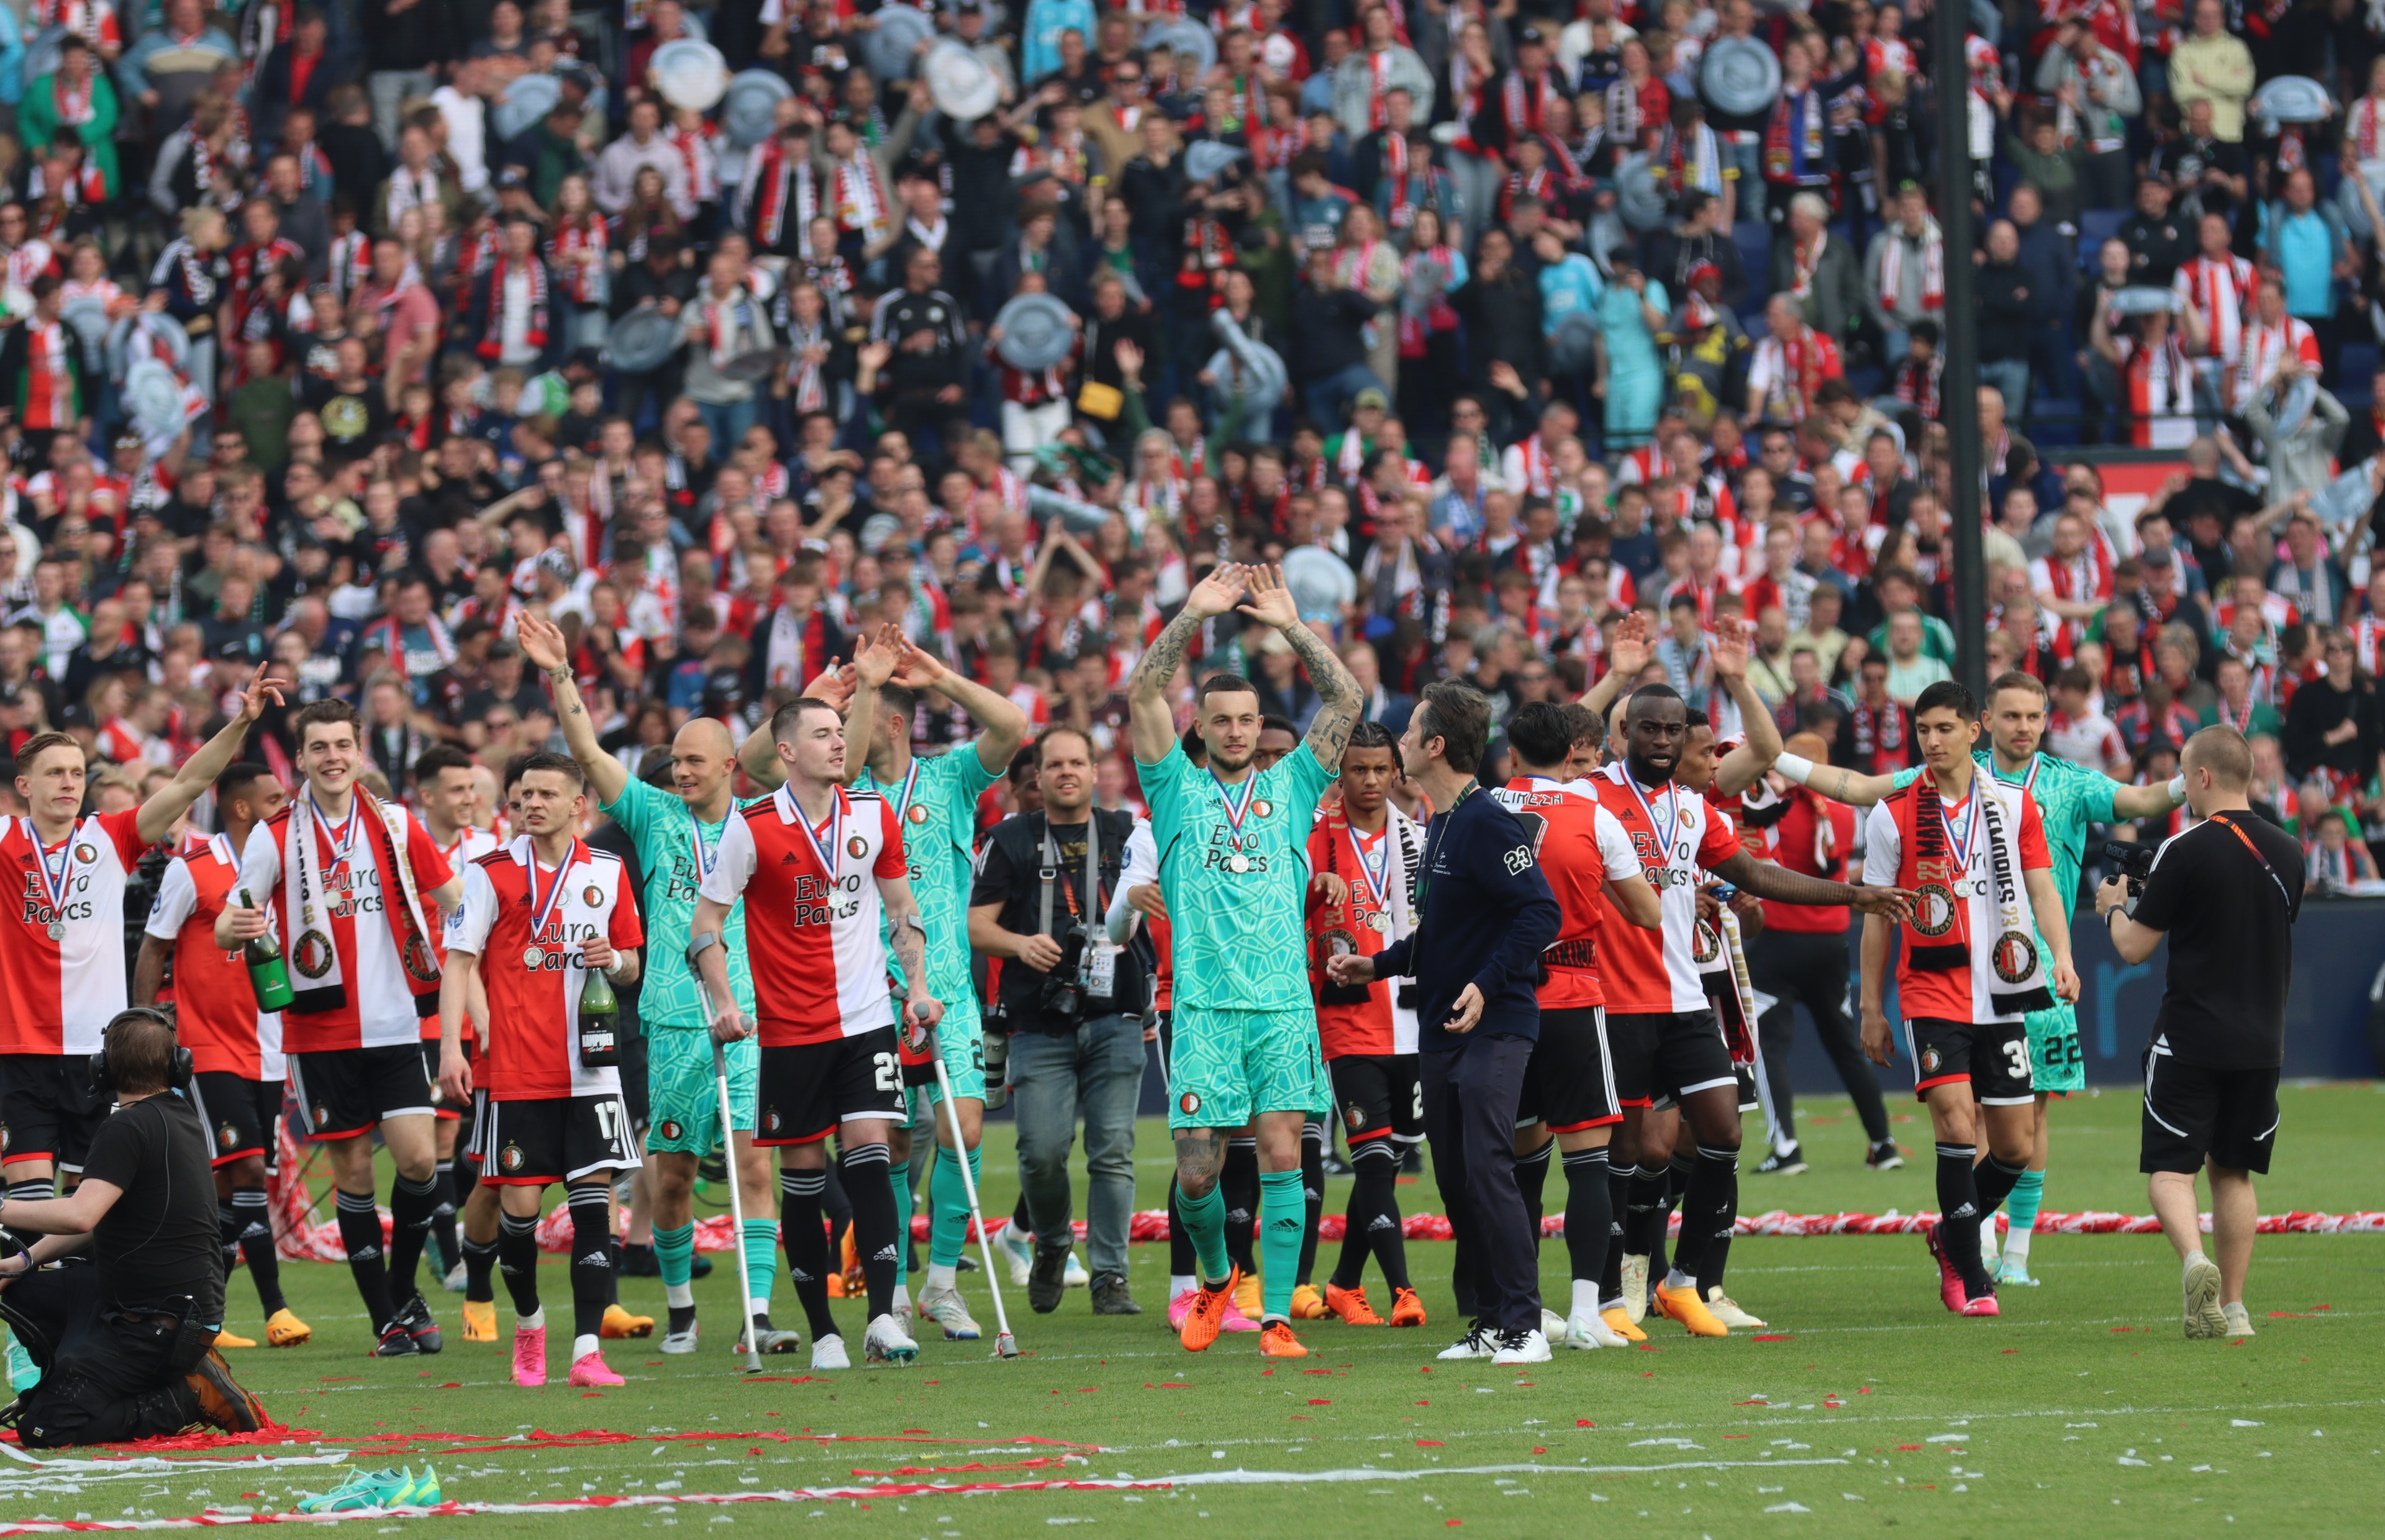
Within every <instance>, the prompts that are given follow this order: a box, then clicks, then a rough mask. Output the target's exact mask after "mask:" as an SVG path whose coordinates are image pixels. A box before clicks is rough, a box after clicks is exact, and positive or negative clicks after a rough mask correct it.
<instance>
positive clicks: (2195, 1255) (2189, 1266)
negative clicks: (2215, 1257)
mask: <svg viewBox="0 0 2385 1540" xmlns="http://www.w3.org/2000/svg"><path fill="white" fill-rule="evenodd" d="M2210 1260H2211V1259H2210V1258H2208V1257H2206V1256H2204V1254H2203V1248H2201V1247H2197V1248H2195V1249H2193V1250H2191V1251H2189V1252H2188V1253H2187V1254H2186V1265H2185V1266H2184V1267H2182V1268H2180V1269H2179V1272H2181V1273H2191V1272H2193V1271H2194V1270H2195V1269H2196V1268H2198V1267H2200V1266H2202V1265H2203V1264H2204V1262H2207V1261H2210Z"/></svg>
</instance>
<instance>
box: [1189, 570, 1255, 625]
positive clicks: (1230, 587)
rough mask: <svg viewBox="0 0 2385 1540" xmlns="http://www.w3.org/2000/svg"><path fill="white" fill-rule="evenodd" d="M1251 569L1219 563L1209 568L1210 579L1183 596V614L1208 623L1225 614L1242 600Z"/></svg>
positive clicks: (1194, 585) (1204, 579)
mask: <svg viewBox="0 0 2385 1540" xmlns="http://www.w3.org/2000/svg"><path fill="white" fill-rule="evenodd" d="M1251 570H1252V569H1251V568H1249V567H1246V566H1243V565H1242V564H1241V563H1239V562H1219V563H1218V564H1217V565H1216V566H1215V567H1212V568H1211V569H1210V571H1209V576H1207V577H1206V578H1202V579H1201V580H1200V581H1199V582H1198V583H1195V584H1193V591H1192V592H1191V593H1189V594H1187V595H1185V596H1184V608H1183V610H1182V611H1181V612H1180V613H1181V614H1184V615H1191V616H1193V618H1194V619H1195V620H1208V619H1211V618H1213V617H1215V616H1217V615H1224V614H1226V613H1227V612H1228V611H1230V610H1231V609H1232V608H1233V607H1234V605H1235V603H1236V602H1238V601H1239V600H1241V598H1242V589H1243V586H1244V584H1245V582H1246V581H1247V575H1248V574H1249V573H1250V571H1251Z"/></svg>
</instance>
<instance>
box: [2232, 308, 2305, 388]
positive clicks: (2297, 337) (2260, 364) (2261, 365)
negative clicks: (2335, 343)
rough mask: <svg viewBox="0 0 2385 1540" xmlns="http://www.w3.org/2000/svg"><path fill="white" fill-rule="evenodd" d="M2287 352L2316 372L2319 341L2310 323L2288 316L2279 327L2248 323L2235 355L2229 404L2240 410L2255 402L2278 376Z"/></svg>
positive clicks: (2255, 322)
mask: <svg viewBox="0 0 2385 1540" xmlns="http://www.w3.org/2000/svg"><path fill="white" fill-rule="evenodd" d="M2288 348H2291V349H2292V350H2293V351H2294V354H2295V355H2296V356H2298V357H2299V358H2301V359H2302V361H2303V362H2304V364H2305V365H2307V366H2309V367H2310V368H2312V369H2313V370H2316V369H2317V367H2318V337H2317V334H2316V333H2315V332H2313V331H2312V330H2311V329H2310V326H2309V324H2308V323H2307V322H2304V321H2298V320H2296V319H2294V318H2293V317H2291V316H2288V317H2285V319H2284V320H2283V321H2282V322H2281V323H2280V324H2279V325H2277V326H2263V325H2262V324H2261V323H2260V322H2259V321H2257V320H2256V321H2252V322H2250V323H2248V324H2247V325H2246V326H2245V328H2244V341H2243V343H2242V345H2241V349H2240V350H2239V351H2238V353H2237V354H2236V366H2235V367H2234V368H2233V369H2231V370H2229V391H2228V404H2229V405H2230V406H2241V404H2244V403H2245V402H2248V401H2250V400H2252V399H2253V395H2254V391H2259V390H2260V389H2261V388H2262V387H2263V386H2265V385H2266V384H2268V382H2269V377H2270V376H2271V375H2273V374H2275V373H2277V372H2278V365H2279V363H2280V362H2282V361H2283V360H2284V358H2285V356H2286V350H2287V349H2288Z"/></svg>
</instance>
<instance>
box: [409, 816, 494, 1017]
mask: <svg viewBox="0 0 2385 1540" xmlns="http://www.w3.org/2000/svg"><path fill="white" fill-rule="evenodd" d="M431 843H432V844H433V845H435V846H437V847H438V851H439V854H440V857H441V858H442V859H443V860H444V861H445V862H446V863H447V869H448V870H449V871H450V872H461V871H463V870H464V869H465V868H466V867H468V866H469V865H470V864H471V863H473V862H475V861H478V860H480V859H481V857H482V856H484V855H487V854H488V853H489V852H490V851H493V850H495V849H497V847H498V845H499V843H500V841H499V840H498V838H497V837H496V836H495V835H493V834H491V833H490V832H489V831H488V830H487V829H480V828H473V827H471V826H465V827H464V828H463V829H461V830H460V831H458V832H457V834H456V838H455V839H454V841H453V842H451V843H449V844H445V845H440V844H439V842H438V841H437V840H435V839H434V840H432V841H431ZM463 913H464V905H463V903H462V901H461V900H458V901H457V902H456V907H455V908H453V909H451V910H448V911H447V912H446V913H444V914H442V915H441V916H440V917H439V923H438V924H437V925H432V926H431V956H433V957H435V958H437V959H438V960H439V966H440V967H441V969H445V968H446V966H447V927H448V926H449V925H454V924H455V923H456V920H457V919H459V918H461V917H462V915H463ZM472 1037H473V1032H472V1018H471V1017H470V1016H466V1017H465V1018H464V1040H465V1041H466V1042H470V1041H471V1040H472ZM422 1040H423V1041H424V1042H426V1043H435V1042H437V1041H438V1040H439V1018H438V1017H437V1016H425V1017H423V1018H422Z"/></svg>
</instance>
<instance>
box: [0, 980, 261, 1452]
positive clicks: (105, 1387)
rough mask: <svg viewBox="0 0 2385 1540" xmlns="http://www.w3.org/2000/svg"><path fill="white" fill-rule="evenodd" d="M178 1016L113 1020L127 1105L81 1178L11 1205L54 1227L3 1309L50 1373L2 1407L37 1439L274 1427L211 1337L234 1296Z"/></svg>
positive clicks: (4, 1274)
mask: <svg viewBox="0 0 2385 1540" xmlns="http://www.w3.org/2000/svg"><path fill="white" fill-rule="evenodd" d="M170 1021H171V1018H170V1017H169V1016H167V1015H165V1014H164V1013H163V1012H158V1011H155V1010H151V1009H148V1008H146V1007H142V1008H136V1009H134V1010H131V1011H126V1012H122V1013H120V1014H119V1015H118V1016H117V1017H116V1019H115V1020H114V1021H112V1022H110V1023H108V1025H107V1032H106V1037H104V1038H103V1039H102V1041H103V1042H104V1043H105V1044H106V1049H105V1051H106V1059H107V1066H108V1069H109V1071H110V1076H109V1078H110V1079H111V1080H112V1082H113V1084H114V1087H115V1088H114V1092H113V1094H114V1096H115V1098H116V1111H115V1113H114V1115H113V1116H111V1117H109V1118H108V1119H107V1120H106V1122H105V1123H103V1124H100V1127H99V1130H98V1132H97V1133H96V1134H94V1136H92V1141H91V1152H90V1154H89V1155H88V1156H87V1157H86V1158H85V1160H84V1161H83V1168H82V1182H81V1186H77V1187H76V1188H75V1190H74V1191H73V1192H71V1193H69V1195H68V1196H66V1197H64V1198H40V1199H35V1198H19V1199H11V1200H7V1201H0V1232H5V1233H7V1234H9V1235H10V1236H34V1235H38V1236H42V1237H44V1238H43V1239H41V1240H39V1241H36V1242H34V1243H33V1244H32V1245H31V1248H28V1249H25V1250H23V1251H18V1250H16V1248H15V1247H14V1246H13V1245H11V1246H9V1247H8V1248H6V1249H7V1250H9V1251H10V1252H11V1254H10V1255H9V1256H7V1257H6V1259H5V1260H0V1318H5V1319H6V1322H7V1324H8V1327H9V1329H10V1330H12V1331H14V1332H15V1333H17V1334H18V1336H19V1340H20V1341H22V1342H23V1343H24V1345H25V1347H26V1348H27V1350H28V1351H29V1352H31V1354H32V1357H33V1361H34V1362H35V1363H37V1364H39V1365H40V1366H41V1369H42V1379H41V1383H40V1384H39V1385H35V1386H34V1387H33V1388H32V1389H31V1390H30V1391H28V1392H26V1394H25V1395H24V1396H22V1397H19V1399H18V1400H17V1401H16V1402H15V1403H14V1405H13V1406H11V1407H10V1408H9V1409H8V1411H7V1413H6V1420H8V1421H13V1422H15V1424H16V1426H17V1430H18V1432H19V1434H20V1435H21V1436H22V1437H23V1439H24V1443H25V1446H26V1447H28V1448H35V1449H41V1448H57V1447H64V1446H67V1445H79V1444H113V1443H119V1442H122V1441H124V1440H127V1439H133V1438H149V1437H154V1436H156V1435H157V1434H170V1433H178V1432H180V1431H181V1430H182V1429H184V1428H187V1427H190V1426H191V1425H193V1424H194V1423H199V1422H205V1423H207V1424H209V1425H211V1426H214V1427H218V1428H221V1429H223V1430H224V1431H225V1432H227V1433H254V1432H256V1430H257V1429H258V1428H261V1427H263V1426H264V1425H265V1422H266V1417H265V1406H264V1403H263V1402H261V1401H259V1400H258V1399H257V1398H256V1397H255V1396H253V1395H251V1394H249V1393H248V1392H247V1391H245V1390H243V1389H242V1388H241V1387H240V1385H238V1384H237V1383H236V1382H235V1381H234V1380H233V1379H232V1376H231V1369H230V1368H229V1367H228V1366H226V1364H225V1363H224V1360H223V1357H222V1355H221V1354H219V1353H218V1352H217V1351H216V1350H215V1349H214V1348H213V1347H210V1346H209V1344H210V1343H212V1342H213V1341H214V1339H215V1335H216V1333H217V1331H218V1329H219V1326H220V1324H221V1323H222V1321H223V1305H224V1271H223V1260H222V1253H221V1248H220V1236H219V1228H220V1226H219V1215H218V1213H217V1211H216V1189H215V1178H214V1174H213V1173H212V1172H211V1171H210V1169H209V1167H208V1156H209V1154H210V1153H211V1147H210V1145H209V1142H208V1138H207V1131H206V1128H205V1127H204V1126H202V1124H201V1123H200V1119H199V1115H198V1113H197V1112H196V1111H195V1110H194V1108H193V1106H192V1104H191V1102H190V1101H189V1100H188V1099H186V1098H185V1097H183V1096H182V1095H181V1094H179V1093H178V1092H176V1091H174V1090H172V1089H169V1082H172V1081H175V1080H182V1081H187V1080H188V1078H189V1064H190V1061H189V1060H188V1059H187V1058H185V1057H181V1055H180V1053H179V1050H178V1049H177V1048H176V1046H175V1042H174V1029H173V1027H172V1025H170ZM178 1061H179V1063H178ZM52 1262H56V1263H57V1264H58V1265H56V1266H49V1265H47V1264H50V1263H52Z"/></svg>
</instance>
